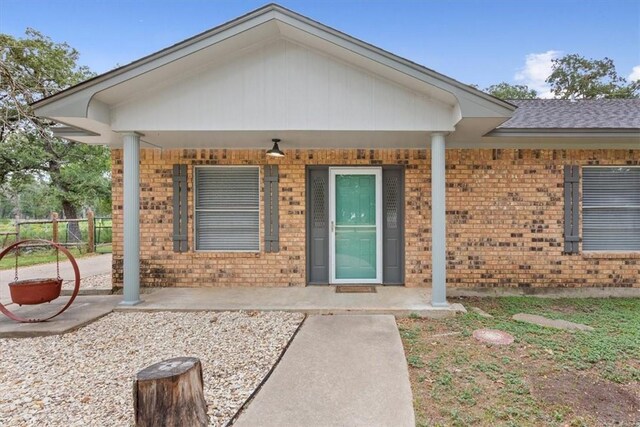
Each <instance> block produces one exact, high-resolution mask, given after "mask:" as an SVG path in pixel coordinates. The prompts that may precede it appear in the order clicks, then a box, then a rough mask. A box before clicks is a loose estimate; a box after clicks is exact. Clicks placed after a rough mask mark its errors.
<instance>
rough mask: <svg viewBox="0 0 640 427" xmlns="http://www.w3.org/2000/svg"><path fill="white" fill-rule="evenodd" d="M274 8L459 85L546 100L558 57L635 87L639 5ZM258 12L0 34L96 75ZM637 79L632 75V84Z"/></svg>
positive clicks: (67, 21) (29, 17)
mask: <svg viewBox="0 0 640 427" xmlns="http://www.w3.org/2000/svg"><path fill="white" fill-rule="evenodd" d="M279 3H280V4H281V5H283V6H285V7H287V8H290V9H292V10H294V11H296V12H299V13H301V14H303V15H306V16H308V17H310V18H312V19H315V20H317V21H320V22H322V23H324V24H326V25H329V26H331V27H334V28H336V29H338V30H341V31H343V32H346V33H348V34H350V35H352V36H355V37H357V38H359V39H362V40H364V41H366V42H369V43H372V44H374V45H376V46H379V47H381V48H383V49H386V50H389V51H391V52H393V53H395V54H398V55H400V56H403V57H405V58H407V59H410V60H412V61H415V62H418V63H420V64H423V65H425V66H427V67H429V68H432V69H434V70H436V71H439V72H441V73H444V74H446V75H449V76H451V77H453V78H455V79H458V80H460V81H462V82H465V83H475V84H478V85H480V86H481V87H486V86H488V85H490V84H493V83H498V82H501V81H508V82H511V83H526V84H529V85H530V86H532V87H534V88H537V89H538V90H540V91H544V90H545V88H544V83H543V80H544V77H545V74H546V73H547V72H548V67H549V61H550V59H551V58H553V57H557V56H559V55H562V54H564V53H579V54H581V55H584V56H587V57H592V58H602V57H605V56H608V57H610V58H612V59H613V60H614V62H615V64H616V66H617V69H618V72H619V73H620V74H621V75H623V76H625V77H627V76H629V75H630V74H631V73H632V72H633V71H634V67H637V68H636V71H635V73H637V76H638V78H640V0H605V1H600V0H575V1H564V0H539V1H532V0H528V1H525V0H486V1H480V0H449V1H444V0H440V1H426V0H425V1H418V0H413V1H402V0H398V1H334V0H324V1H309V0H307V1H295V0H291V1H289V0H281V1H280V2H279ZM264 4H266V2H265V1H249V0H236V1H221V0H208V1H205V0H173V1H168V0H48V1H46V0H0V32H3V33H8V34H12V35H14V36H21V35H22V34H24V30H25V28H27V27H32V28H35V29H37V30H39V31H41V32H43V33H44V34H46V35H48V36H50V37H52V38H53V39H54V40H56V41H66V42H68V43H69V44H70V45H71V46H73V47H75V48H76V49H78V50H79V51H80V53H81V60H80V62H81V63H82V64H83V65H88V66H89V67H90V68H91V69H92V70H94V71H96V72H99V73H102V72H105V71H108V70H110V69H112V68H114V67H115V66H116V65H124V64H127V63H129V62H131V61H133V60H135V59H138V58H140V57H142V56H144V55H147V54H149V53H153V52H155V51H157V50H160V49H162V48H164V47H167V46H169V45H171V44H174V43H176V42H179V41H181V40H183V39H185V38H187V37H190V36H192V35H194V34H197V33H199V32H202V31H205V30H207V29H209V28H212V27H215V26H217V25H219V24H221V23H223V22H226V21H228V20H231V19H233V18H236V17H238V16H240V15H242V14H245V13H247V12H249V11H251V10H253V9H256V8H258V7H260V6H262V5H264ZM635 76H636V74H634V77H635Z"/></svg>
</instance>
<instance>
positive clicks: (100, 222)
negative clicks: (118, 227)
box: [0, 210, 111, 253]
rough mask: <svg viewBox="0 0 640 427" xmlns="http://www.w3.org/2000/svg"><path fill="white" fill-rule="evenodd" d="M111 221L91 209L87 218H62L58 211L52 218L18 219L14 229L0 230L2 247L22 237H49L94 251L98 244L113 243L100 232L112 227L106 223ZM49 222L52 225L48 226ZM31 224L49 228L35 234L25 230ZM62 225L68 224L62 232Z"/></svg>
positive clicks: (64, 243) (69, 245)
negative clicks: (96, 214) (102, 237)
mask: <svg viewBox="0 0 640 427" xmlns="http://www.w3.org/2000/svg"><path fill="white" fill-rule="evenodd" d="M110 221H111V218H109V217H96V216H95V215H94V213H93V211H91V210H88V211H87V217H86V218H78V219H61V218H59V216H58V214H57V213H56V212H52V214H51V219H29V220H27V219H16V220H15V221H14V227H15V228H14V231H0V244H1V247H5V246H7V245H8V244H10V243H12V242H13V241H18V240H21V239H32V238H34V239H48V240H52V241H54V242H56V243H60V244H62V245H63V246H66V247H74V246H75V247H86V249H87V252H89V253H92V252H95V251H96V247H97V246H99V245H104V244H109V243H111V239H110V238H109V239H108V240H109V242H106V243H105V242H103V241H102V240H104V239H100V233H101V232H102V230H103V229H109V230H110V229H111V224H109V225H107V226H105V225H104V223H105V222H109V223H110ZM85 222H86V224H87V226H86V233H85V234H86V238H83V236H82V235H81V234H83V233H80V224H81V223H85ZM47 224H49V225H50V227H46V226H47ZM30 225H42V226H43V228H45V227H46V228H47V231H46V232H42V231H41V232H40V233H37V235H34V233H33V232H25V228H26V227H28V226H30ZM61 225H63V227H65V226H66V228H64V229H63V232H62V233H61ZM74 225H75V226H74ZM49 228H50V230H49ZM109 234H110V233H109ZM30 246H34V247H35V246H38V245H37V244H35V245H30Z"/></svg>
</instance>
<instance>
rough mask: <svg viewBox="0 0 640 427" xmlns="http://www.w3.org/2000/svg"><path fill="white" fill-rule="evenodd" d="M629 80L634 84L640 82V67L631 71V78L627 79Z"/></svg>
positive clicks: (637, 66)
mask: <svg viewBox="0 0 640 427" xmlns="http://www.w3.org/2000/svg"><path fill="white" fill-rule="evenodd" d="M627 79H628V80H629V81H632V82H635V81H636V80H640V65H636V66H635V67H633V68H632V69H631V74H629V77H627Z"/></svg>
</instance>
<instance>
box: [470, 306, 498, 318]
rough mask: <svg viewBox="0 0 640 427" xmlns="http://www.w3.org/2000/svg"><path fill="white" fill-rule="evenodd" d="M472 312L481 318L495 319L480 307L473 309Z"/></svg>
mask: <svg viewBox="0 0 640 427" xmlns="http://www.w3.org/2000/svg"><path fill="white" fill-rule="evenodd" d="M471 310H472V311H473V312H474V313H476V314H477V315H478V316H480V317H486V318H487V319H493V316H492V315H490V314H489V313H487V312H486V311H484V310H483V309H481V308H480V307H471Z"/></svg>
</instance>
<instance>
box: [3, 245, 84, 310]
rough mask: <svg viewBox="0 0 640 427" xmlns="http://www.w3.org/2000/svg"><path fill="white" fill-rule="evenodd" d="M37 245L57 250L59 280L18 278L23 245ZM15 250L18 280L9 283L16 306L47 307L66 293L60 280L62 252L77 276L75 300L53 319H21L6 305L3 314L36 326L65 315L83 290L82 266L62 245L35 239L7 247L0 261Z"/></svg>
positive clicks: (54, 278) (72, 295) (15, 276)
mask: <svg viewBox="0 0 640 427" xmlns="http://www.w3.org/2000/svg"><path fill="white" fill-rule="evenodd" d="M34 244H38V245H43V244H44V245H49V246H52V247H53V248H55V250H56V277H48V278H38V279H22V280H20V279H19V277H18V257H19V255H20V246H26V245H31V246H33V245H34ZM14 249H15V251H14V252H15V259H16V262H15V270H14V273H15V274H14V280H13V282H11V283H9V292H10V295H11V301H12V302H13V303H14V304H18V305H20V306H22V305H37V304H43V303H46V302H51V301H53V300H55V299H56V298H58V297H59V296H60V293H61V290H62V278H61V277H60V252H62V253H63V254H64V255H65V256H66V257H67V259H68V260H69V261H70V262H71V266H72V267H73V271H74V274H75V287H74V289H73V293H72V294H71V298H70V299H69V301H68V302H67V304H66V305H65V306H64V307H62V309H61V310H60V311H58V312H57V313H55V314H54V315H52V316H48V317H44V318H37V319H27V318H24V317H21V316H18V315H16V314H14V313H12V312H11V311H10V310H9V309H8V308H7V307H6V306H4V305H3V304H2V303H0V312H2V313H3V314H4V315H5V316H7V317H8V318H10V319H12V320H15V321H17V322H24V323H35V322H44V321H46V320H49V319H52V318H54V317H56V316H58V315H59V314H62V312H64V311H65V310H66V309H67V308H69V306H70V305H71V303H72V302H73V300H75V298H76V296H77V295H78V290H79V289H80V270H79V269H78V263H77V262H76V260H75V258H74V257H73V255H71V253H70V252H69V251H68V250H67V249H66V248H65V247H64V246H62V245H59V244H58V243H55V242H52V241H49V240H40V239H31V240H21V241H19V242H15V243H14V244H12V245H9V246H7V247H6V248H5V249H4V250H3V251H2V252H1V253H0V260H1V259H2V258H4V256H5V255H6V254H8V253H9V252H10V251H11V250H14Z"/></svg>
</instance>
